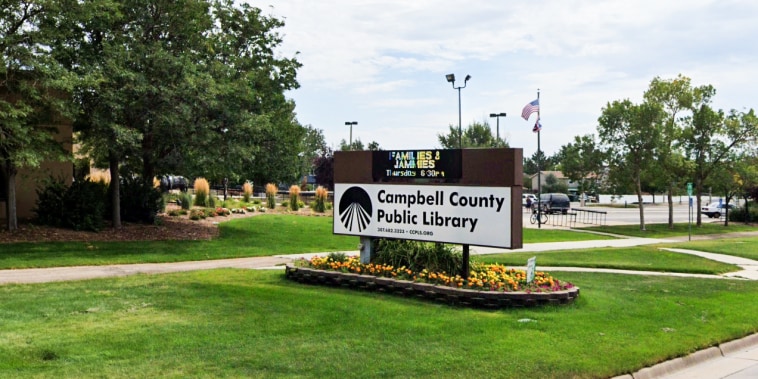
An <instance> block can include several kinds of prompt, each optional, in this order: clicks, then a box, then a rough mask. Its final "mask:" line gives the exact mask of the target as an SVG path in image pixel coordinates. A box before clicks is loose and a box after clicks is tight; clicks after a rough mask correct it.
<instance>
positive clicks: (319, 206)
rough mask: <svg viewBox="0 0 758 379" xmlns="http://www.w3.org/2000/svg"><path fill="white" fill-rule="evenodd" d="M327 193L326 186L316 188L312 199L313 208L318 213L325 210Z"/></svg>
mask: <svg viewBox="0 0 758 379" xmlns="http://www.w3.org/2000/svg"><path fill="white" fill-rule="evenodd" d="M328 195H329V192H328V191H327V190H326V188H324V187H322V186H318V188H316V200H315V201H314V203H315V204H314V205H313V210H314V211H316V212H319V213H324V212H326V198H327V196H328Z"/></svg>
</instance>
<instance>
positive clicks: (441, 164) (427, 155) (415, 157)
mask: <svg viewBox="0 0 758 379" xmlns="http://www.w3.org/2000/svg"><path fill="white" fill-rule="evenodd" d="M372 161H373V165H372V176H373V179H374V180H375V181H382V180H387V179H396V178H406V179H444V180H449V179H459V178H460V177H461V150H387V151H374V152H373V159H372Z"/></svg>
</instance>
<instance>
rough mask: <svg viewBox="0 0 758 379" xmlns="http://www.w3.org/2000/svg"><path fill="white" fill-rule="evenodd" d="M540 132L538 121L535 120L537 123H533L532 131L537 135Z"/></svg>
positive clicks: (540, 126)
mask: <svg viewBox="0 0 758 379" xmlns="http://www.w3.org/2000/svg"><path fill="white" fill-rule="evenodd" d="M540 130H542V124H541V123H540V119H539V118H538V119H537V122H535V123H534V128H532V131H533V132H535V133H539V132H540Z"/></svg>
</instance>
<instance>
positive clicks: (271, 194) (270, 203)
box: [266, 183, 277, 209]
mask: <svg viewBox="0 0 758 379" xmlns="http://www.w3.org/2000/svg"><path fill="white" fill-rule="evenodd" d="M276 192H277V190H276V185H275V184H274V183H269V184H266V207H268V209H274V208H276Z"/></svg>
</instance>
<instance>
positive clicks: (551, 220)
mask: <svg viewBox="0 0 758 379" xmlns="http://www.w3.org/2000/svg"><path fill="white" fill-rule="evenodd" d="M704 200H707V199H704ZM703 203H704V204H705V203H706V201H703ZM577 210H578V212H577ZM581 210H587V212H582V211H581ZM644 210H645V224H664V223H667V222H668V211H669V210H668V205H667V204H666V203H657V204H645V205H644ZM688 210H689V207H688V205H687V202H686V201H685V202H683V204H679V203H674V222H675V223H686V222H687V221H688ZM571 213H572V214H576V215H575V216H573V215H572V214H569V215H566V216H564V215H558V214H556V215H552V214H551V215H548V222H547V223H546V224H545V225H548V226H567V227H568V226H570V227H581V226H589V225H624V224H639V222H640V210H639V209H638V208H636V207H634V208H633V207H631V206H630V207H629V208H617V207H609V206H602V205H594V204H593V205H592V206H585V207H581V206H580V205H579V203H571ZM523 215H524V218H523V225H524V227H527V228H530V227H535V228H536V227H537V224H531V223H530V222H529V217H530V216H531V213H530V212H529V211H527V210H524V212H523ZM572 218H573V219H572ZM696 221H697V208H696V207H695V205H693V207H692V223H693V224H695V222H696ZM702 222H703V223H714V222H721V223H723V222H724V217H723V216H722V217H721V218H720V219H715V218H713V219H712V218H708V217H707V216H706V215H702Z"/></svg>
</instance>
